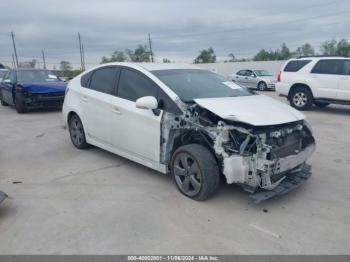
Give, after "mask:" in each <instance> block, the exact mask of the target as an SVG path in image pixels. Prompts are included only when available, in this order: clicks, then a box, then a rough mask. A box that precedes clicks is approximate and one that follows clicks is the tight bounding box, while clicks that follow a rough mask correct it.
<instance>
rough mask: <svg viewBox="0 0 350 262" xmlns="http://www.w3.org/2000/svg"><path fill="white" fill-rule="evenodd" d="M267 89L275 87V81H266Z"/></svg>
mask: <svg viewBox="0 0 350 262" xmlns="http://www.w3.org/2000/svg"><path fill="white" fill-rule="evenodd" d="M267 89H273V90H275V89H276V84H275V83H267Z"/></svg>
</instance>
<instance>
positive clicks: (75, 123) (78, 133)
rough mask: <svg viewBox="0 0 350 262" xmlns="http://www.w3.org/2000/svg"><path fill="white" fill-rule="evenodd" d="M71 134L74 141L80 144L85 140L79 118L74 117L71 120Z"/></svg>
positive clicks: (77, 144)
mask: <svg viewBox="0 0 350 262" xmlns="http://www.w3.org/2000/svg"><path fill="white" fill-rule="evenodd" d="M70 134H71V137H72V140H73V143H74V144H75V145H76V146H80V145H81V144H82V143H83V142H84V130H83V126H82V124H81V122H80V121H79V119H78V118H76V117H74V118H73V119H72V120H71V122H70Z"/></svg>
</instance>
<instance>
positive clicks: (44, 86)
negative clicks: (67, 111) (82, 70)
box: [19, 81, 67, 93]
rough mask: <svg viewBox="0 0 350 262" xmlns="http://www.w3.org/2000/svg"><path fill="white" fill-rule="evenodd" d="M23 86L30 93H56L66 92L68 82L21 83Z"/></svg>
mask: <svg viewBox="0 0 350 262" xmlns="http://www.w3.org/2000/svg"><path fill="white" fill-rule="evenodd" d="M19 85H21V86H23V88H24V89H25V90H26V91H27V92H30V93H55V92H64V91H65V90H66V86H67V84H66V83H65V82H63V81H62V82H54V83H49V82H45V83H19Z"/></svg>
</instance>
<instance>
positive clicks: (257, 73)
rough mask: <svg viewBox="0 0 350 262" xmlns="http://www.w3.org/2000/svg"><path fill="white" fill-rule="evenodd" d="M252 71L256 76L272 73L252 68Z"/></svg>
mask: <svg viewBox="0 0 350 262" xmlns="http://www.w3.org/2000/svg"><path fill="white" fill-rule="evenodd" d="M254 72H255V74H256V75H257V76H272V74H271V73H270V72H269V71H266V70H254Z"/></svg>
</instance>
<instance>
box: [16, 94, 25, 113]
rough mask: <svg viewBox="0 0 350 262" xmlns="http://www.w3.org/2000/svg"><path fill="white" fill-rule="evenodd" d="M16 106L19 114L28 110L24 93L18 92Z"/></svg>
mask: <svg viewBox="0 0 350 262" xmlns="http://www.w3.org/2000/svg"><path fill="white" fill-rule="evenodd" d="M15 108H16V111H17V113H19V114H22V113H25V112H27V108H26V107H25V105H24V99H23V95H22V94H21V93H16V99H15Z"/></svg>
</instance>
